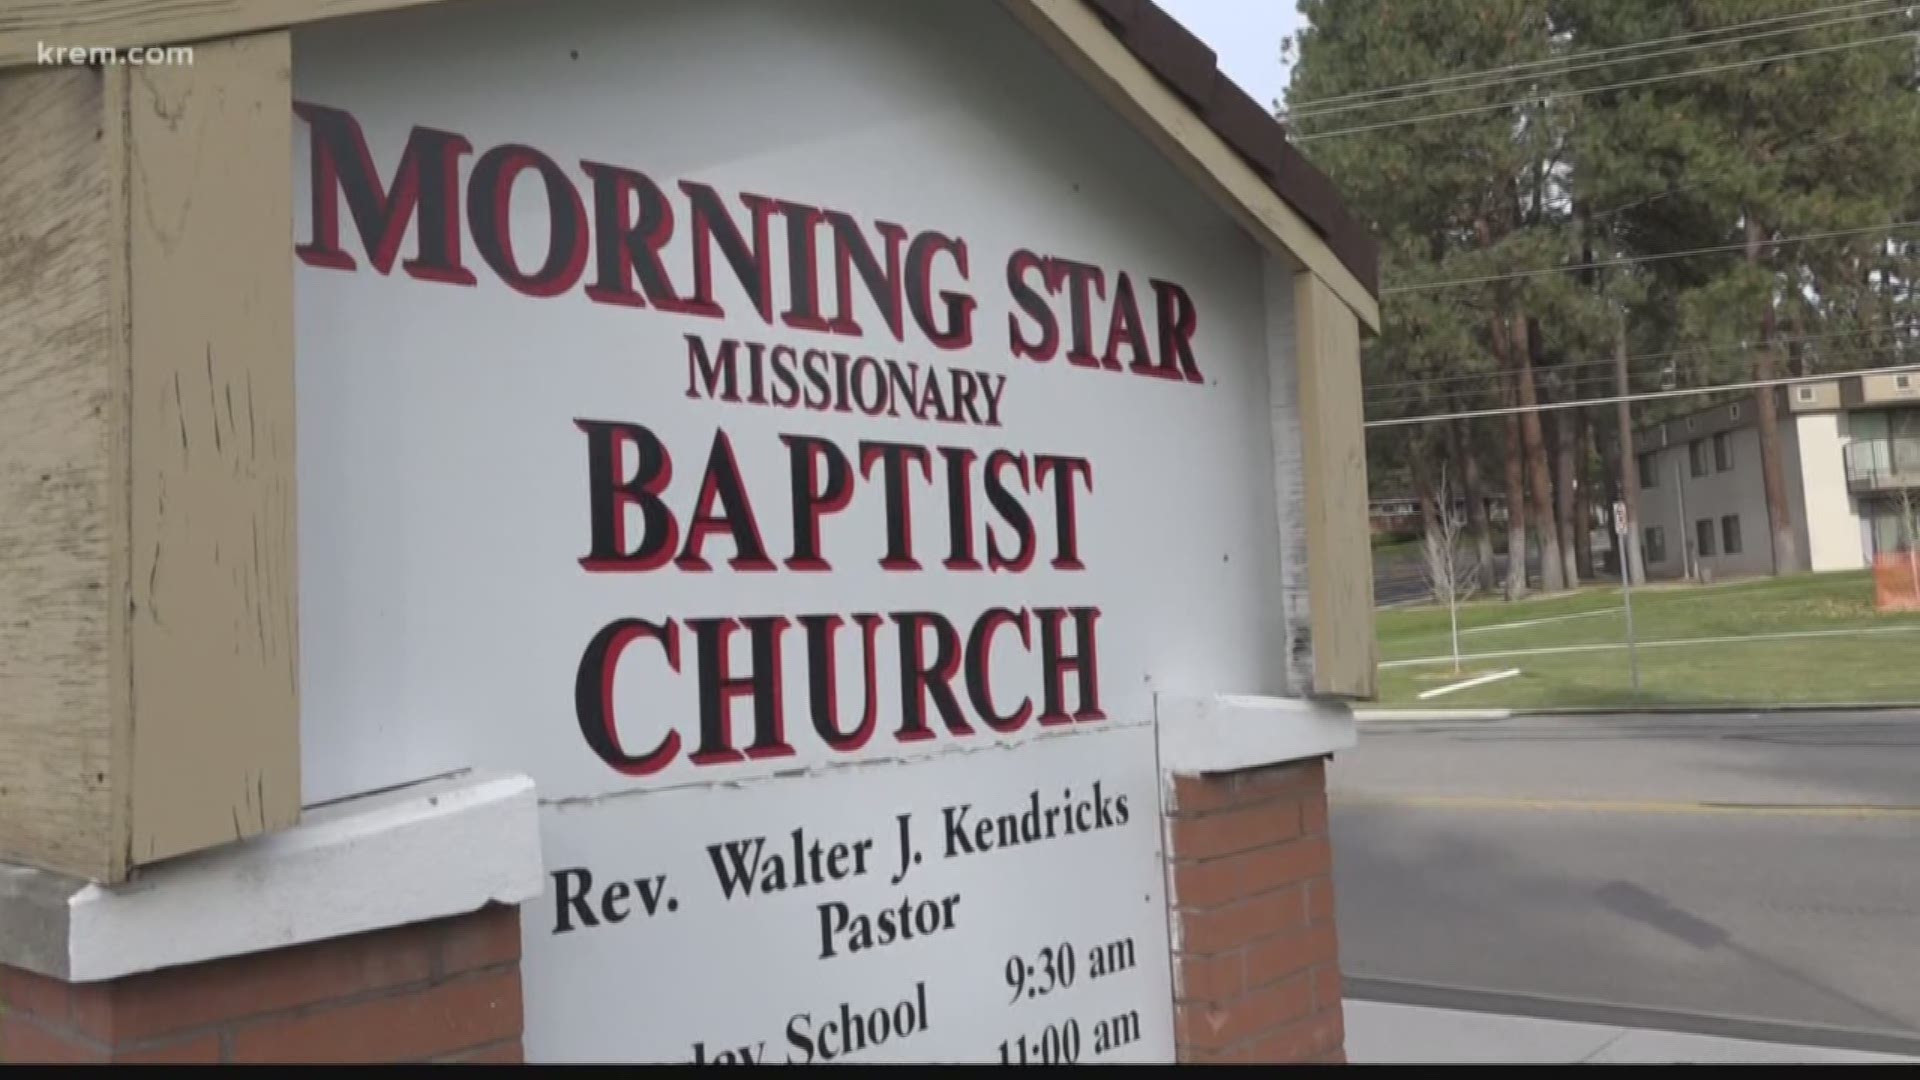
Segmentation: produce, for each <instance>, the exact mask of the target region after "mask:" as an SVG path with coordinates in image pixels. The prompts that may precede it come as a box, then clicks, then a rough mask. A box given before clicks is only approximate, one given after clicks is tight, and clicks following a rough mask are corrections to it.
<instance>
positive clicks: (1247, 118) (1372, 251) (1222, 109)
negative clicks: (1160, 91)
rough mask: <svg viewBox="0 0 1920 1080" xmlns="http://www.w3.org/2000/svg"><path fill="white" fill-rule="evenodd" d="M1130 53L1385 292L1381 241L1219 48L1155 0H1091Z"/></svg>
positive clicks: (1368, 283) (1367, 282)
mask: <svg viewBox="0 0 1920 1080" xmlns="http://www.w3.org/2000/svg"><path fill="white" fill-rule="evenodd" d="M1087 2H1088V3H1089V4H1090V5H1091V6H1092V7H1093V8H1094V10H1095V11H1097V12H1099V14H1100V20H1101V21H1102V22H1104V23H1105V24H1106V26H1107V29H1108V30H1110V31H1112V32H1113V34H1114V36H1115V37H1118V38H1119V39H1120V41H1121V43H1122V44H1124V45H1125V46H1126V47H1127V51H1128V52H1130V53H1132V54H1133V55H1134V56H1136V57H1138V58H1139V60H1140V62H1141V63H1143V64H1145V65H1146V66H1147V68H1148V70H1150V71H1152V72H1153V73H1154V75H1155V76H1157V77H1158V78H1159V79H1160V81H1162V82H1164V83H1166V84H1167V86H1169V87H1170V88H1172V90H1173V91H1174V93H1176V94H1179V95H1180V97H1181V99H1182V100H1184V101H1185V102H1186V104H1187V106H1188V107H1189V108H1191V109H1192V110H1193V111H1194V112H1195V113H1196V114H1197V115H1198V116H1199V118H1200V119H1201V120H1202V121H1203V122H1205V123H1206V125H1207V126H1208V127H1209V128H1212V129H1213V131H1214V133H1215V134H1217V135H1219V136H1220V138H1221V139H1223V140H1225V141H1226V143H1227V145H1228V146H1231V147H1232V148H1233V149H1234V151H1235V152H1237V153H1238V154H1239V155H1240V156H1241V158H1243V159H1244V160H1245V161H1246V162H1247V164H1249V165H1251V166H1253V168H1254V170H1255V171H1256V172H1258V173H1259V174H1260V178H1261V179H1262V180H1264V181H1266V184H1267V186H1268V187H1270V188H1272V189H1273V191H1274V193H1275V194H1277V195H1279V196H1280V198H1282V199H1284V200H1285V201H1286V203H1287V205H1289V206H1291V207H1293V208H1294V210H1296V211H1298V212H1299V214H1300V216H1301V217H1304V218H1306V219H1307V222H1308V224H1310V225H1312V226H1313V228H1314V230H1315V231H1316V232H1318V233H1319V234H1320V237H1321V239H1323V240H1325V241H1326V243H1327V246H1328V247H1330V248H1332V249H1333V253H1334V255H1335V256H1336V257H1338V258H1339V260H1340V262H1341V264H1342V265H1343V266H1345V267H1346V268H1347V269H1348V270H1349V271H1351V272H1352V274H1353V276H1354V277H1356V278H1358V279H1359V280H1360V283H1361V284H1362V285H1364V286H1365V287H1366V290H1367V292H1368V293H1370V294H1372V295H1373V296H1374V297H1375V298H1378V297H1379V295H1380V270H1379V256H1378V245H1377V244H1376V243H1375V242H1374V239H1373V234H1372V233H1371V232H1369V231H1368V230H1367V227H1366V226H1365V225H1364V224H1362V223H1361V222H1360V221H1359V220H1358V219H1357V218H1355V217H1354V216H1353V215H1352V214H1350V213H1348V212H1347V207H1346V204H1345V203H1343V202H1341V201H1340V195H1339V192H1337V191H1336V190H1334V186H1333V181H1331V180H1329V179H1327V175H1326V174H1325V173H1323V172H1321V171H1320V170H1319V169H1317V168H1315V167H1314V165H1313V163H1312V162H1310V161H1308V160H1307V159H1306V157H1305V156H1304V155H1302V154H1301V153H1300V151H1299V150H1297V149H1295V148H1294V145H1293V144H1292V143H1291V142H1289V141H1287V129H1286V125H1285V124H1282V123H1281V122H1280V121H1279V120H1278V119H1276V118H1275V117H1274V116H1273V114H1272V113H1270V112H1268V111H1267V109H1266V108H1265V107H1263V106H1262V105H1261V104H1260V103H1259V102H1258V101H1255V100H1254V98H1253V95H1251V94H1249V93H1247V92H1246V91H1245V90H1242V89H1240V87H1239V86H1238V85H1236V84H1235V83H1234V82H1233V80H1231V79H1229V78H1227V76H1226V73H1225V72H1223V71H1221V70H1220V69H1219V66H1218V64H1217V63H1216V61H1215V56H1214V52H1213V50H1212V49H1211V48H1208V47H1207V44H1206V43H1205V42H1203V41H1201V40H1200V39H1199V38H1197V37H1195V36H1194V35H1193V34H1192V32H1190V31H1189V30H1187V28H1186V27H1184V26H1181V25H1180V21H1179V20H1178V19H1175V18H1174V17H1173V16H1172V15H1169V14H1167V12H1166V11H1165V10H1163V9H1162V8H1161V7H1160V6H1159V5H1158V4H1155V3H1154V2H1153V0H1087Z"/></svg>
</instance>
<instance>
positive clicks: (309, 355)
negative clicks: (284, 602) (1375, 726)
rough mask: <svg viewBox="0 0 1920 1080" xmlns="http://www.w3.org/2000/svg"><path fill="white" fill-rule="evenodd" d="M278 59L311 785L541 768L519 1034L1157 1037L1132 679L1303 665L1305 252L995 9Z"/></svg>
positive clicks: (567, 1056) (979, 1051) (552, 1051)
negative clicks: (911, 860) (1287, 541)
mask: <svg viewBox="0 0 1920 1080" xmlns="http://www.w3.org/2000/svg"><path fill="white" fill-rule="evenodd" d="M743 75H744V76H747V77H743ZM294 83H295V86H294V91H295V93H294V96H295V100H296V110H297V112H298V113H299V120H300V122H299V123H297V124H296V125H295V145H294V147H293V154H294V167H295V176H296V185H297V189H296V193H295V206H296V220H295V242H296V244H297V253H298V258H299V264H298V276H297V290H298V292H297V335H298V343H297V345H298V353H297V361H298V362H297V367H298V379H299V386H298V389H299V399H298V400H299V409H300V413H299V440H300V443H299V447H298V450H299V462H300V465H299V468H300V473H299V484H300V530H301V531H300V537H299V548H300V563H301V565H300V574H301V627H300V629H301V645H302V651H301V660H302V662H301V695H302V713H303V716H302V738H303V769H304V784H305V790H306V793H307V796H308V798H309V799H310V800H318V799H326V798H331V797H337V796H340V795H345V794H350V793H353V792H358V791H365V790H370V789H373V788H377V787H381V786H385V785H389V784H395V783H403V782H407V781H410V780H415V779H418V778H421V777H424V776H430V775H434V774H436V773H441V772H446V771H449V770H453V769H459V768H466V767H488V768H499V769H508V770H513V771H518V772H524V773H527V774H529V775H531V776H532V777H533V778H534V780H535V782H536V784H537V787H538V790H539V792H540V795H541V799H542V804H543V811H542V813H543V821H544V825H543V828H544V838H545V839H544V842H545V845H546V851H547V858H548V862H549V871H550V878H551V881H550V887H549V893H548V895H547V896H546V897H545V898H544V900H542V901H541V902H538V903H534V904H529V905H528V906H527V909H526V915H525V918H524V920H523V922H524V927H525V946H526V949H525V952H526V957H525V972H526V990H525V992H526V1002H527V1032H526V1046H527V1049H528V1053H529V1056H530V1058H532V1059H535V1060H707V1061H717V1060H722V1059H726V1058H727V1055H733V1056H734V1057H735V1058H738V1057H740V1056H743V1055H744V1054H747V1053H750V1054H751V1055H752V1056H753V1057H754V1059H755V1060H761V1059H762V1058H763V1057H765V1058H770V1059H773V1060H788V1059H790V1058H791V1059H792V1060H815V1061H824V1060H830V1059H831V1060H839V1059H840V1058H841V1057H842V1056H844V1057H846V1058H847V1059H849V1060H854V1061H861V1060H886V1059H896V1060H918V1059H928V1058H931V1059H935V1060H941V1059H958V1060H980V1061H998V1060H1002V1058H1003V1057H1005V1058H1007V1059H1009V1060H1021V1059H1023V1057H1024V1059H1025V1060H1029V1061H1043V1060H1067V1059H1077V1060H1082V1061H1104V1060H1133V1059H1149V1060H1169V1059H1170V1058H1171V1055H1172V1035H1171V1020H1170V1014H1171V996H1172V991H1171V987H1170V976H1169V972H1168V965H1167V959H1166V953H1167V945H1166V912H1165V898H1164V895H1163V892H1162V888H1161V885H1160V884H1159V883H1160V881H1161V878H1162V873H1161V870H1160V863H1159V834H1160V824H1159V813H1160V811H1159V806H1158V800H1157V794H1156V793H1157V790H1158V786H1157V778H1156V765H1155V759H1154V740H1153V731H1152V726H1151V725H1152V721H1153V695H1154V694H1155V692H1156V691H1162V690H1174V691H1187V692H1198V693H1208V692H1215V691H1220V690H1232V691H1239V692H1249V693H1262V692H1265V693H1273V692H1280V691H1282V690H1284V687H1283V686H1281V685H1278V681H1279V680H1280V679H1281V678H1282V677H1283V676H1282V675H1281V671H1282V667H1283V664H1282V658H1283V657H1284V656H1285V654H1286V646H1285V643H1284V640H1283V638H1284V635H1283V632H1282V626H1283V619H1282V607H1283V605H1282V600H1281V596H1280V593H1279V588H1278V582H1279V578H1280V572H1279V566H1280V558H1279V552H1278V550H1277V541H1276V536H1277V535H1279V534H1280V533H1282V532H1283V530H1282V529H1281V525H1282V524H1284V523H1281V522H1280V521H1279V517H1278V513H1277V510H1276V506H1275V498H1274V482H1273V473H1274V467H1273V461H1274V457H1275V454H1276V446H1275V435H1274V429H1275V427H1276V423H1277V422H1276V420H1275V412H1274V407H1275V404H1276V401H1277V400H1278V395H1276V394H1275V393H1274V392H1273V391H1272V390H1271V388H1270V386H1269V374H1268V373H1269V370H1270V368H1274V369H1276V370H1278V369H1279V368H1280V367H1282V366H1284V365H1287V364H1290V359H1289V357H1290V349H1291V344H1290V339H1291V324H1290V318H1291V315H1290V309H1289V308H1288V306H1287V305H1288V303H1289V301H1288V299H1287V298H1288V297H1289V296H1290V295H1291V290H1290V287H1289V285H1288V282H1289V281H1290V278H1289V277H1288V271H1286V270H1285V269H1284V268H1277V267H1275V266H1272V265H1270V264H1268V263H1267V262H1266V261H1264V259H1263V256H1262V254H1261V252H1260V251H1259V250H1258V248H1257V247H1256V246H1255V245H1254V244H1253V243H1252V242H1251V241H1250V240H1249V239H1248V238H1247V237H1246V236H1245V235H1244V234H1242V233H1241V231H1240V230H1239V229H1238V228H1237V227H1236V226H1235V225H1234V223H1233V222H1232V221H1230V220H1228V219H1227V218H1226V217H1225V216H1223V215H1222V214H1220V213H1219V212H1218V211H1217V210H1216V209H1215V208H1214V207H1213V206H1212V205H1210V204H1209V203H1208V202H1207V201H1206V199H1205V198H1204V197H1203V196H1202V195H1201V194H1200V193H1198V192H1196V191H1195V190H1193V189H1192V187H1191V186H1190V185H1189V184H1188V183H1187V182H1186V181H1185V180H1184V179H1183V178H1182V177H1181V176H1180V175H1179V174H1178V173H1177V172H1176V171H1175V170H1174V169H1173V168H1172V167H1171V166H1170V165H1168V164H1167V163H1166V162H1165V161H1164V160H1163V159H1162V158H1161V157H1159V156H1158V155H1157V154H1156V152H1155V151H1154V150H1153V149H1152V148H1151V147H1150V146H1149V145H1148V144H1147V143H1146V142H1145V141H1144V139H1142V138H1141V137H1140V136H1139V135H1138V134H1137V133H1136V132H1134V131H1132V130H1131V129H1129V128H1128V127H1126V126H1125V125H1124V123H1123V122H1122V121H1121V120H1120V119H1119V118H1117V117H1116V116H1114V115H1113V114H1112V113H1111V112H1110V111H1109V110H1108V109H1107V108H1106V107H1105V106H1104V105H1103V104H1101V103H1100V102H1099V100H1098V99H1097V98H1096V97H1095V96H1094V95H1093V93H1092V92H1091V91H1090V90H1088V89H1087V88H1086V87H1085V86H1083V85H1082V84H1081V83H1079V82H1078V81H1077V80H1076V79H1075V77H1074V76H1073V75H1072V74H1071V73H1069V72H1067V71H1066V70H1065V69H1064V68H1062V67H1060V66H1059V64H1058V62H1057V61H1056V60H1055V59H1054V58H1053V57H1052V55H1051V54H1050V53H1048V52H1047V51H1046V50H1045V48H1044V47H1043V46H1042V45H1041V44H1040V43H1039V42H1037V41H1036V40H1034V39H1033V38H1032V37H1031V36H1030V34H1029V33H1028V32H1027V31H1025V30H1023V29H1022V28H1021V27H1020V26H1019V25H1017V24H1016V23H1014V22H1013V21H1012V20H1011V18H1010V17H1009V16H1008V15H1007V14H1006V13H1005V12H1004V11H1002V10H1001V9H1000V8H998V7H997V6H991V5H980V4H975V3H969V2H961V0H930V2H927V3H924V4H919V3H916V4H913V5H898V4H887V3H874V2H861V0H844V2H832V0H821V2H819V3H810V4H807V5H796V4H785V3H771V2H764V3H740V4H727V5H710V4H698V3H659V4H650V5H647V7H646V10H645V12H644V14H643V13H641V12H639V11H638V9H636V8H634V7H632V6H630V5H627V4H624V3H620V2H615V0H572V2H568V3H565V4H533V3H519V4H483V5H473V6H462V8H461V9H460V12H459V14H458V17H446V16H445V15H444V13H442V12H440V11H437V10H435V9H433V8H431V7H429V8H427V9H422V10H420V11H414V12H407V13H401V14H396V15H389V16H383V17H381V18H379V19H377V20H371V21H365V22H356V21H354V20H346V21H343V22H341V23H338V24H330V25H327V26H322V27H318V28H313V29H309V30H303V31H300V32H299V33H298V34H297V35H296V38H295V63H294ZM1270 298H1277V299H1270ZM1122 800H1124V804H1125V807H1126V809H1125V811H1124V813H1123V812H1122V811H1121V810H1120V809H1119V808H1120V806H1121V802H1122ZM956 808H959V809H958V810H956ZM955 813H959V814H960V815H961V818H962V820H961V821H960V822H959V823H958V824H955V825H954V826H953V828H954V829H957V830H959V832H960V834H961V835H962V836H977V837H981V838H985V839H986V840H991V841H992V843H991V844H990V845H989V844H987V843H986V842H985V840H981V839H976V840H974V841H973V843H975V844H976V845H979V846H980V850H978V851H973V850H966V851H962V850H958V849H955V848H953V847H952V845H955V844H960V843H962V841H960V840H956V839H955V838H954V833H953V832H950V831H949V821H950V818H951V815H953V814H955ZM902 815H905V820H906V821H907V822H908V825H907V833H906V835H907V838H908V842H909V843H910V844H911V846H912V849H913V852H914V853H917V854H920V855H922V856H923V861H922V862H920V863H918V864H912V865H911V866H910V867H909V868H908V870H907V872H906V873H905V874H904V875H903V874H900V872H899V870H900V868H899V865H898V858H899V853H900V850H901V843H902V841H901V832H900V828H901V826H900V822H901V821H902V820H903V818H902ZM1034 822H1038V824H1034ZM969 828H971V829H976V830H981V831H979V832H977V833H966V832H965V830H966V829H969ZM1035 829H1039V830H1040V831H1041V832H1043V833H1045V834H1048V835H1047V837H1046V838H1045V839H1037V840H1036V839H1030V838H1029V837H1030V836H1031V835H1033V833H1034V830H1035ZM1003 838H1004V840H1005V842H1003ZM1016 838H1017V839H1018V843H1014V842H1012V841H1013V840H1014V839H1016ZM795 845H798V846H797V849H796V846H795ZM756 859H757V860H758V862H757V863H756V862H755V860H756ZM716 860H717V861H716ZM742 875H745V876H748V877H751V878H752V880H753V881H754V883H755V884H754V889H753V891H752V893H751V894H749V893H748V892H747V883H746V881H745V880H741V878H742ZM730 883H731V884H730ZM781 885H784V886H785V887H780V886H781ZM730 888H731V890H732V891H731V892H729V889H730ZM1068 957H1071V958H1072V959H1071V961H1069V960H1068V959H1067V958H1068ZM1123 957H1124V958H1125V961H1126V962H1125V963H1122V962H1121V960H1122V958H1123ZM1069 963H1070V964H1071V965H1072V966H1073V970H1072V972H1071V974H1069V973H1068V972H1067V971H1065V970H1063V965H1067V964H1069ZM1049 965H1052V967H1053V968H1054V971H1053V973H1052V974H1051V976H1050V975H1049ZM1095 970H1101V971H1102V974H1101V975H1099V976H1097V977H1096V976H1095V975H1094V974H1093V972H1094V971H1095ZM1010 977H1012V982H1011V983H1010V982H1009V981H1008V980H1009V978H1010ZM1050 978H1051V979H1052V980H1053V981H1052V982H1049V979H1050ZM1029 990H1031V991H1033V992H1034V993H1033V996H1032V997H1031V998H1028V997H1027V996H1025V995H1026V993H1027V991H1029ZM843 1009H844V1010H845V1011H844V1018H843ZM856 1018H858V1019H859V1023H860V1024H862V1025H864V1027H862V1028H861V1033H860V1036H859V1037H855V1036H854V1034H852V1033H853V1031H854V1026H855V1019H856ZM835 1025H838V1026H835ZM1102 1025H1104V1026H1102ZM882 1031H885V1032H890V1034H887V1035H885V1036H884V1037H882V1036H881V1035H879V1034H878V1033H879V1032H882ZM849 1040H851V1041H849ZM809 1048H810V1049H809Z"/></svg>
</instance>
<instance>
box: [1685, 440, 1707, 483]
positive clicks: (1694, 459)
mask: <svg viewBox="0 0 1920 1080" xmlns="http://www.w3.org/2000/svg"><path fill="white" fill-rule="evenodd" d="M1687 463H1688V464H1689V465H1691V466H1692V467H1693V475H1695V476H1705V475H1707V444H1706V443H1705V442H1704V441H1703V440H1700V439H1695V440H1693V441H1692V442H1690V443H1688V444H1687Z"/></svg>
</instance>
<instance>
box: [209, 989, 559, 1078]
mask: <svg viewBox="0 0 1920 1080" xmlns="http://www.w3.org/2000/svg"><path fill="white" fill-rule="evenodd" d="M520 1030H521V1001H520V973H519V972H518V971H517V970H515V971H503V972H499V973H497V974H493V975H481V976H477V977H473V978H466V979H460V980H457V981H454V982H449V983H443V984H441V985H439V986H436V987H434V988H432V989H431V990H424V991H420V992H417V993H400V994H394V995H390V996H387V997H382V998H376V999H374V1000H371V1001H364V1002H361V1003H359V1004H355V1005H346V1006H341V1007H338V1008H329V1009H323V1010H320V1011H318V1012H313V1013H308V1014H306V1015H302V1016H294V1017H278V1018H271V1019H266V1020H262V1021H259V1022H257V1023H254V1024H251V1025H249V1026H247V1027H244V1028H240V1029H238V1030H236V1031H235V1032H234V1033H233V1060H234V1061H236V1062H341V1063H356V1062H392V1061H424V1060H426V1059H429V1058H434V1057H442V1056H445V1055H448V1054H452V1053H455V1052H457V1051H459V1050H463V1049H467V1048H471V1047H480V1046H484V1045H486V1044H488V1043H494V1042H499V1041H502V1040H506V1039H512V1038H517V1037H518V1036H519V1034H520Z"/></svg>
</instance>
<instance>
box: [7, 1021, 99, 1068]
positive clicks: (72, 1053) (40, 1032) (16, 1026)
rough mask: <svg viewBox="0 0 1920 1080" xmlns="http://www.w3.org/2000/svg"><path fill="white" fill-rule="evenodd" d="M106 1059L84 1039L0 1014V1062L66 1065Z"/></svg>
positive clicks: (97, 1048)
mask: <svg viewBox="0 0 1920 1080" xmlns="http://www.w3.org/2000/svg"><path fill="white" fill-rule="evenodd" d="M106 1059H107V1054H106V1051H105V1050H102V1049H100V1048H99V1047H97V1046H93V1045H91V1044H89V1043H88V1042H86V1041H85V1040H82V1039H79V1038H75V1037H71V1036H66V1035H60V1034H55V1033H54V1032H52V1031H48V1030H47V1029H45V1028H42V1027H40V1026H39V1025H38V1024H36V1023H34V1022H33V1021H32V1020H29V1019H28V1018H27V1017H25V1016H21V1015H17V1014H8V1015H6V1016H0V1062H5V1063H6V1064H8V1065H18V1064H45V1065H68V1064H76V1063H82V1062H97V1061H105V1060H106Z"/></svg>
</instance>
